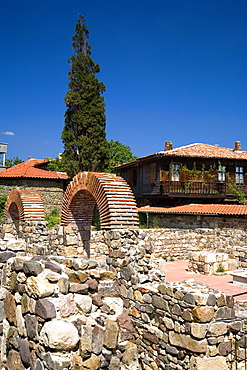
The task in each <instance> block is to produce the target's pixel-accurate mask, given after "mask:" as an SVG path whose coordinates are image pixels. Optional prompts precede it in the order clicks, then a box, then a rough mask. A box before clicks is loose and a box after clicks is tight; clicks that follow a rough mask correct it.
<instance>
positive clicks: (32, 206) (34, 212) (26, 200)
mask: <svg viewBox="0 0 247 370" xmlns="http://www.w3.org/2000/svg"><path fill="white" fill-rule="evenodd" d="M5 217H6V218H10V219H12V220H13V221H15V220H20V221H43V220H44V218H45V211H44V205H43V202H42V200H41V197H40V195H39V193H38V192H37V191H36V190H20V189H13V190H11V191H10V193H9V196H8V199H7V202H6V204H5Z"/></svg>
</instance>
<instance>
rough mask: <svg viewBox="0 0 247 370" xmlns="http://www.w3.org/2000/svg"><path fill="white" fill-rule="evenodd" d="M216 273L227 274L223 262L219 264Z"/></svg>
mask: <svg viewBox="0 0 247 370" xmlns="http://www.w3.org/2000/svg"><path fill="white" fill-rule="evenodd" d="M216 272H225V268H224V266H223V265H222V263H221V262H220V263H219V265H218V267H217V270H216Z"/></svg>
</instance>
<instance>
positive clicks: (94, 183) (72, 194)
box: [61, 172, 138, 229]
mask: <svg viewBox="0 0 247 370" xmlns="http://www.w3.org/2000/svg"><path fill="white" fill-rule="evenodd" d="M96 204H97V206H98V210H99V214H100V224H101V228H102V229H117V228H119V229H123V228H136V227H137V225H138V213H137V207H136V201H135V198H134V196H133V193H132V191H131V189H130V187H129V186H128V184H127V183H126V182H125V180H124V179H123V178H121V177H119V176H116V175H115V174H110V173H98V172H80V173H78V174H77V175H76V176H75V177H74V178H73V180H72V181H71V182H70V184H69V185H68V187H67V189H66V192H65V194H64V198H63V206H62V215H61V222H62V224H63V225H68V224H71V223H76V224H82V225H84V226H85V225H91V222H92V215H93V210H94V207H95V205H96Z"/></svg>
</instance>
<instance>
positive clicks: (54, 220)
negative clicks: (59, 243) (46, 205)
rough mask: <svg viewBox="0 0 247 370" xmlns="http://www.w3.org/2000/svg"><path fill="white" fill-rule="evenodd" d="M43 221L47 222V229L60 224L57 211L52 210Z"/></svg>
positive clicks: (55, 209)
mask: <svg viewBox="0 0 247 370" xmlns="http://www.w3.org/2000/svg"><path fill="white" fill-rule="evenodd" d="M45 220H46V221H47V222H48V225H47V227H48V229H52V228H53V227H54V226H55V225H58V224H60V215H59V211H58V209H57V208H54V209H52V210H51V212H50V213H47V214H46V216H45Z"/></svg>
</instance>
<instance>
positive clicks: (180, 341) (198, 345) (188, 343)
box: [169, 331, 207, 353]
mask: <svg viewBox="0 0 247 370" xmlns="http://www.w3.org/2000/svg"><path fill="white" fill-rule="evenodd" d="M169 341H170V344H171V345H173V346H178V347H181V348H185V349H187V350H189V351H191V352H197V353H205V352H206V350H207V341H206V340H205V339H203V340H200V341H198V340H195V339H192V338H191V337H190V336H189V335H185V334H181V333H180V334H178V333H175V332H173V331H170V332H169Z"/></svg>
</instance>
